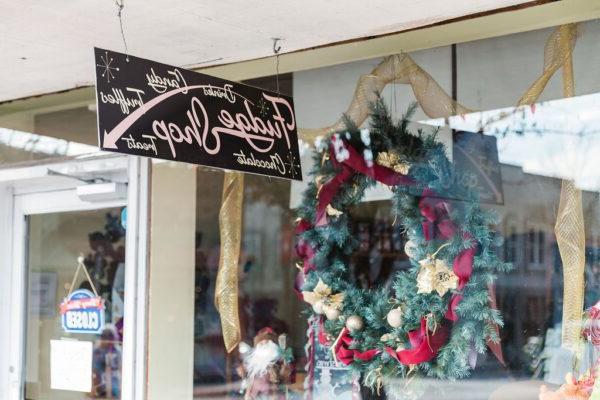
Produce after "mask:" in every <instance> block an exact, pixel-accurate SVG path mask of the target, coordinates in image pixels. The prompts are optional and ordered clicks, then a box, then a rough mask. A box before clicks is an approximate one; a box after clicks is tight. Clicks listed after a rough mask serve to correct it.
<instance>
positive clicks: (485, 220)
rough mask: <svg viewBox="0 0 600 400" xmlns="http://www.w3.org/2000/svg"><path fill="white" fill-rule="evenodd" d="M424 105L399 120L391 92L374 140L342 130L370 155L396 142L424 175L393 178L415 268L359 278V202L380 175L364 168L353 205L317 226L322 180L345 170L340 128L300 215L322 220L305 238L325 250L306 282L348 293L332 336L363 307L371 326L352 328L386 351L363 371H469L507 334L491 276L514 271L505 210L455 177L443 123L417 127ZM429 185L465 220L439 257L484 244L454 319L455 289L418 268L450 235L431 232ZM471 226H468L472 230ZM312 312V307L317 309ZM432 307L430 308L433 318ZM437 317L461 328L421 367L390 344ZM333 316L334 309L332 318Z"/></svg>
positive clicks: (374, 123)
mask: <svg viewBox="0 0 600 400" xmlns="http://www.w3.org/2000/svg"><path fill="white" fill-rule="evenodd" d="M414 110H415V107H414V106H411V107H410V108H409V109H408V111H407V113H406V114H405V115H404V116H403V117H402V119H401V120H400V121H399V122H398V123H394V121H393V119H392V118H391V116H390V112H389V111H388V110H387V107H386V106H385V104H384V102H383V100H382V99H381V98H380V97H379V98H378V100H377V101H376V102H375V103H374V104H373V105H372V107H371V120H370V128H369V132H370V137H369V139H370V141H369V140H365V137H364V135H365V132H362V136H361V131H360V129H358V128H357V127H356V126H354V125H353V124H352V123H351V122H349V121H347V123H346V124H347V130H346V131H344V132H338V133H335V135H337V138H338V139H342V140H343V141H344V142H345V143H346V144H347V145H349V146H352V147H353V148H354V149H356V150H357V151H358V152H359V153H360V154H363V152H364V151H365V150H370V151H371V152H372V156H373V160H376V158H377V155H378V154H379V153H380V152H389V151H394V152H396V153H398V154H400V156H401V158H402V160H403V161H405V162H407V163H409V165H410V169H409V172H408V175H409V176H410V177H411V178H413V179H414V181H415V182H416V183H415V184H414V185H408V186H395V187H392V188H391V189H392V191H393V199H392V212H393V215H392V216H391V217H392V218H394V219H395V221H396V222H395V223H396V224H400V225H401V227H402V229H403V232H405V235H406V236H407V239H409V240H410V241H411V242H413V243H415V244H416V245H417V248H416V250H415V253H416V254H415V255H414V256H413V258H411V264H412V268H411V269H410V270H408V271H403V272H400V273H397V274H396V276H395V277H394V278H393V279H394V280H393V285H391V287H386V288H383V287H382V288H375V289H372V290H364V289H361V288H359V287H357V286H356V284H355V283H354V282H353V281H352V280H351V273H350V271H349V269H348V260H349V258H350V256H351V254H352V253H353V252H354V251H355V250H356V248H357V245H358V242H357V239H356V238H355V237H353V236H352V232H351V229H350V226H351V221H350V216H349V212H348V210H349V208H350V207H351V206H352V205H356V204H357V203H359V202H360V200H361V198H362V197H363V194H364V192H365V190H366V189H367V188H369V187H371V186H373V185H375V183H376V182H375V181H374V180H373V179H371V178H370V177H368V176H365V175H362V174H354V175H353V177H352V178H351V179H350V180H349V181H347V182H346V183H345V184H344V185H342V187H341V189H340V190H339V191H338V192H337V195H336V196H335V197H334V199H333V201H332V202H331V205H332V206H333V207H334V208H335V209H337V210H339V211H342V212H343V213H342V214H341V215H339V216H329V217H328V223H327V224H326V225H324V226H319V227H315V225H314V221H315V210H316V207H317V192H318V190H319V187H318V185H321V184H323V183H324V182H328V181H329V180H330V179H332V178H333V177H334V176H335V175H336V174H337V173H338V172H339V171H338V170H336V169H335V168H334V165H333V164H332V162H331V160H330V159H328V158H327V155H328V154H329V150H330V148H331V145H332V136H333V134H332V135H331V136H329V137H327V138H323V139H322V140H321V142H320V143H318V144H317V152H316V154H315V156H314V167H313V169H312V175H313V177H314V178H315V179H313V180H312V183H310V185H309V187H308V188H307V190H306V191H305V193H304V196H303V201H302V204H301V206H300V207H299V208H298V210H297V213H298V216H299V217H300V218H301V219H303V220H305V221H309V222H311V223H312V226H311V227H310V229H308V230H306V231H305V232H303V233H302V234H301V237H300V239H303V240H305V241H306V242H307V243H309V244H310V245H311V246H312V248H313V249H314V250H315V251H316V254H315V256H314V259H313V261H314V263H315V265H316V270H315V271H311V272H310V273H309V274H308V275H307V276H306V280H305V283H304V287H303V290H305V291H311V290H313V289H314V288H315V286H316V284H317V282H318V280H319V279H322V280H323V282H325V283H326V284H327V285H328V286H329V287H330V288H331V289H332V291H333V292H334V293H344V294H345V296H344V303H343V307H342V309H341V315H342V317H341V318H340V319H339V320H337V321H327V320H326V321H325V324H324V326H325V329H326V331H327V333H328V335H329V337H331V338H335V337H337V336H338V334H339V333H340V331H341V330H342V329H343V327H344V321H345V319H346V318H347V317H349V316H351V315H358V316H360V317H361V318H362V319H363V321H364V328H363V329H361V330H359V331H355V332H353V333H352V334H351V336H352V338H353V339H354V342H353V345H352V346H353V347H354V348H356V349H358V350H360V351H365V350H369V349H379V350H381V353H380V354H378V355H377V356H376V357H374V358H373V359H372V360H370V361H368V362H361V361H359V360H355V361H354V362H353V363H352V364H351V366H352V368H354V369H355V370H357V371H358V372H360V373H361V375H362V377H363V378H365V377H367V376H374V374H375V373H377V375H378V376H381V375H383V376H385V377H398V378H402V377H406V376H407V375H408V374H409V373H410V376H413V375H421V376H430V377H435V378H439V379H457V378H463V377H466V376H468V375H469V373H470V368H471V367H470V366H469V362H468V360H469V353H470V352H472V349H474V350H476V351H477V352H478V353H484V352H485V351H486V347H487V345H486V342H488V341H494V342H497V341H498V340H499V338H498V337H497V334H496V330H495V326H494V324H497V325H499V326H501V325H502V319H501V316H500V315H499V313H498V311H497V310H494V309H491V307H490V299H489V294H488V284H490V283H493V282H494V280H495V278H496V275H497V274H498V273H502V272H505V271H508V270H509V269H510V268H511V265H510V264H507V263H504V262H502V261H501V260H500V259H499V258H498V256H497V247H498V246H500V245H501V244H502V238H501V236H500V235H499V234H498V233H497V232H496V231H495V230H494V226H495V224H496V217H495V215H494V213H493V212H491V211H486V210H483V209H482V208H481V205H480V203H479V199H478V194H477V193H476V192H474V191H473V190H470V189H469V188H467V187H464V186H462V185H461V184H460V182H458V180H457V179H455V177H456V174H455V170H454V166H453V164H452V163H451V162H450V161H449V160H448V158H447V157H446V151H445V148H444V145H443V144H442V143H440V142H439V141H437V139H436V132H427V133H426V132H423V131H421V130H418V131H417V132H416V133H412V132H410V131H409V118H410V117H411V115H412V113H413V112H414ZM425 188H429V189H431V190H433V191H434V192H435V193H436V194H438V195H439V196H440V197H442V198H444V199H447V200H446V201H448V202H450V203H451V204H452V213H451V215H450V218H451V220H452V222H453V223H454V224H455V225H456V226H457V227H458V233H457V234H455V235H453V237H451V238H450V239H449V240H448V241H447V242H448V245H447V246H446V247H444V248H443V249H441V250H440V252H439V255H438V258H440V259H444V260H446V261H447V263H448V265H450V266H452V261H453V259H454V258H455V257H456V255H457V254H458V253H459V252H460V251H461V250H464V249H467V248H469V247H471V246H472V245H473V241H474V242H476V243H477V244H478V246H477V248H478V250H477V253H476V255H475V258H474V262H473V273H472V275H471V277H470V280H469V282H468V284H467V285H466V286H465V287H464V289H463V290H462V295H463V299H462V301H461V302H460V303H459V305H458V307H457V308H456V314H457V315H458V317H459V318H458V321H456V322H454V323H452V322H449V321H447V320H445V318H444V314H445V313H446V311H447V309H448V303H449V301H450V298H451V295H452V293H451V292H449V293H446V294H445V295H444V296H443V297H440V296H439V295H438V294H437V293H436V292H432V293H430V294H418V293H417V282H416V277H417V274H418V272H419V268H420V266H419V264H418V261H419V260H421V259H424V258H426V256H427V255H428V254H432V253H434V252H435V251H436V250H438V249H439V247H440V246H441V245H442V244H444V243H445V242H444V241H441V240H431V241H426V240H425V239H424V236H423V229H422V221H423V216H422V215H421V213H420V210H419V207H418V203H419V199H420V196H421V194H422V193H423V190H424V189H425ZM465 233H467V235H465ZM397 306H400V307H401V308H402V312H403V318H402V325H401V326H400V327H398V328H392V327H391V326H390V325H389V324H388V323H387V321H386V315H387V313H388V312H389V311H390V310H391V309H392V308H395V307H397ZM309 312H312V310H311V311H309ZM428 316H429V317H428ZM425 317H428V324H429V328H430V329H431V330H435V329H436V327H435V325H436V324H447V325H448V326H449V327H450V329H451V334H450V337H449V339H448V341H447V342H446V344H445V345H444V346H443V347H442V348H441V349H440V351H439V352H438V354H437V356H436V357H435V358H434V359H433V360H431V361H429V362H425V363H421V364H418V365H416V366H413V367H409V366H408V365H403V364H401V363H400V362H398V361H397V360H396V359H394V358H393V357H392V356H390V355H389V354H387V353H386V351H384V347H385V346H387V347H392V348H394V349H395V348H397V347H398V346H402V347H404V348H410V347H411V345H410V343H409V341H408V336H407V335H408V332H409V331H411V330H415V329H418V328H419V327H420V321H421V319H422V318H425ZM323 318H324V317H323ZM384 334H391V335H393V336H394V337H395V338H397V339H398V340H392V341H388V342H382V340H381V338H382V335H384ZM364 383H365V384H366V385H368V386H371V387H373V388H375V386H376V380H374V379H364Z"/></svg>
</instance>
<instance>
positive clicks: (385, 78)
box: [300, 53, 472, 144]
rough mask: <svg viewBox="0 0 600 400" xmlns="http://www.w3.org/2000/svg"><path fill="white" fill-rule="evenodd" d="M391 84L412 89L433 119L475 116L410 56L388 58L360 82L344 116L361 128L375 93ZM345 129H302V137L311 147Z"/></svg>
mask: <svg viewBox="0 0 600 400" xmlns="http://www.w3.org/2000/svg"><path fill="white" fill-rule="evenodd" d="M389 83H403V84H408V85H410V86H411V87H412V90H413V92H414V94H415V97H416V99H417V101H418V102H419V104H420V106H421V108H422V109H423V111H424V112H425V114H427V115H428V116H429V117H431V118H442V117H444V118H445V117H449V116H451V115H455V114H466V113H469V112H472V111H471V110H469V109H468V108H465V107H463V106H462V105H460V104H459V103H458V102H456V101H454V100H453V99H452V98H451V97H450V96H448V94H447V93H446V92H445V91H444V89H442V87H441V86H440V85H439V84H438V83H437V82H436V81H435V79H433V78H432V77H431V75H429V74H428V73H427V72H426V71H425V70H423V68H421V67H420V66H419V65H417V64H416V63H415V62H414V61H413V59H412V58H410V56H409V55H408V54H405V53H402V54H395V55H393V56H389V57H386V58H385V59H384V60H383V61H382V62H381V63H380V64H379V65H378V66H377V67H375V69H373V71H371V73H369V74H366V75H362V76H361V77H360V78H359V80H358V84H357V85H356V89H355V91H354V97H353V98H352V101H351V102H350V106H349V107H348V110H347V111H346V113H345V115H346V116H347V117H348V118H350V120H352V121H353V122H354V123H355V124H356V125H357V126H360V125H362V123H363V122H364V121H365V120H366V119H367V117H368V116H369V106H370V104H371V103H372V102H373V101H374V100H375V99H376V93H378V92H381V91H382V90H383V88H384V87H385V86H386V85H388V84H389ZM344 128H345V124H344V120H343V119H339V120H338V121H337V122H336V123H334V124H333V125H331V126H328V127H325V128H320V129H300V137H301V138H302V139H303V140H305V141H307V142H308V143H309V144H312V143H313V142H314V140H315V139H316V138H317V137H318V136H325V135H327V134H328V133H330V132H335V131H339V130H342V129H344Z"/></svg>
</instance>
